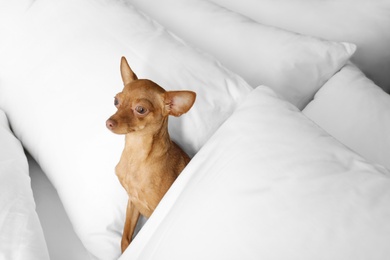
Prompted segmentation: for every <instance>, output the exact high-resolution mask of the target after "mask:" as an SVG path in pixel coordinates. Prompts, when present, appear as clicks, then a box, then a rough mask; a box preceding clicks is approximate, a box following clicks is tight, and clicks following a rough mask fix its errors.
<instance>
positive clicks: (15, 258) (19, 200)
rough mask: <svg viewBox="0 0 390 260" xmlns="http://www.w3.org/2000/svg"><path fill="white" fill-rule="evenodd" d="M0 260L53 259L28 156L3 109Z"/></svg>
mask: <svg viewBox="0 0 390 260" xmlns="http://www.w3.org/2000/svg"><path fill="white" fill-rule="evenodd" d="M0 259H1V260H45V259H49V254H48V251H47V247H46V242H45V239H44V236H43V231H42V228H41V225H40V222H39V219H38V215H37V213H36V211H35V203H34V198H33V194H32V190H31V186H30V177H29V175H28V164H27V158H26V156H25V154H24V152H23V148H22V146H21V144H20V142H19V141H18V140H17V139H16V138H15V137H14V136H13V134H12V132H11V131H10V129H9V128H8V121H7V118H6V116H5V114H4V112H3V111H1V110H0Z"/></svg>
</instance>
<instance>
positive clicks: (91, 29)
mask: <svg viewBox="0 0 390 260" xmlns="http://www.w3.org/2000/svg"><path fill="white" fill-rule="evenodd" d="M0 46H1V47H0V56H1V57H2V58H1V59H0V81H1V84H0V106H1V107H3V108H4V109H5V110H6V112H7V114H8V115H9V117H10V122H11V124H12V127H13V129H14V131H15V134H16V135H17V136H18V138H20V139H21V141H22V142H23V144H24V145H25V147H26V148H27V149H28V151H29V152H30V153H31V154H32V155H33V157H34V158H35V159H36V160H37V161H38V163H39V164H40V165H41V167H42V169H43V171H44V172H45V173H46V174H47V175H48V177H49V179H50V180H51V181H52V183H53V185H54V187H55V188H56V189H57V191H58V193H59V196H60V198H61V200H62V202H63V204H64V207H65V209H66V211H67V213H68V215H69V218H70V220H71V222H72V224H73V226H74V228H75V231H76V233H77V234H78V235H79V236H80V238H81V241H82V242H83V243H84V245H85V247H86V248H87V249H88V250H89V251H90V252H91V254H92V255H94V256H95V257H96V258H99V259H105V260H108V259H117V258H118V257H119V254H120V239H121V233H122V229H123V225H124V215H125V209H126V203H127V195H126V192H125V190H124V189H123V187H122V186H121V185H120V184H119V182H118V179H117V177H116V176H115V173H114V167H115V165H116V164H117V163H118V161H119V158H120V154H121V152H122V149H123V146H124V138H123V136H118V135H115V134H113V133H111V132H110V131H109V130H107V129H106V127H105V121H106V120H107V119H108V118H109V117H110V116H111V115H112V114H113V113H114V112H115V110H116V108H115V107H114V96H115V94H116V93H117V92H119V91H121V90H122V88H123V83H122V80H121V77H120V71H119V64H120V58H121V56H122V55H124V56H126V57H127V60H128V61H129V63H130V66H131V67H132V69H133V70H134V71H135V72H136V74H137V75H138V76H139V77H140V78H149V79H151V80H153V81H155V82H157V83H158V84H160V85H161V86H162V87H164V88H166V89H171V90H172V89H177V90H180V89H189V90H193V91H195V92H196V93H197V100H196V102H195V104H194V107H192V108H191V110H190V111H189V112H188V113H187V114H186V115H183V116H182V117H180V118H171V119H170V123H169V126H170V133H171V136H172V138H173V139H175V140H176V141H178V143H179V144H180V145H181V146H182V147H183V148H184V149H185V150H186V151H187V152H188V153H189V154H190V155H193V154H195V153H196V152H197V150H199V149H200V147H202V145H203V144H204V143H205V142H206V141H207V139H208V138H209V137H210V136H211V135H212V134H213V133H214V131H215V130H216V129H217V128H218V127H219V126H220V125H221V124H222V123H223V122H224V121H225V119H226V118H227V117H228V116H229V115H230V114H231V113H232V112H233V111H234V109H235V106H236V104H237V103H239V102H240V101H241V100H242V98H243V97H244V96H246V95H247V93H249V92H250V91H251V90H252V88H251V87H250V86H249V85H248V84H247V83H246V82H245V81H244V80H243V79H241V78H240V77H239V76H236V75H235V74H233V73H230V72H229V71H228V70H226V69H225V68H224V67H222V66H220V64H219V63H218V62H217V61H216V60H214V59H213V58H210V57H208V56H205V55H201V54H200V53H199V52H197V51H195V50H194V49H192V48H190V47H188V46H187V45H185V44H184V43H183V42H181V41H180V40H178V39H175V38H174V37H173V36H171V35H170V34H169V33H167V32H166V31H165V30H164V29H163V28H162V27H161V26H160V25H158V24H156V23H154V22H152V21H151V20H149V19H147V18H145V17H144V16H143V15H141V14H139V13H138V12H137V11H136V10H135V9H134V8H133V7H131V6H130V5H128V4H125V3H124V2H123V1H106V0H102V1H99V0H83V1H80V0H40V1H36V2H34V4H33V5H32V6H31V8H30V9H29V10H28V12H27V13H26V15H25V17H24V18H23V19H22V20H21V21H20V25H19V27H15V30H14V38H9V37H5V38H4V39H2V40H1V41H0ZM3 46H12V48H8V49H4V48H2V47H3Z"/></svg>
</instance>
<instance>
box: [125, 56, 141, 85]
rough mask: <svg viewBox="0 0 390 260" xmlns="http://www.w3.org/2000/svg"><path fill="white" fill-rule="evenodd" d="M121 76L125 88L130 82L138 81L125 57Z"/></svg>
mask: <svg viewBox="0 0 390 260" xmlns="http://www.w3.org/2000/svg"><path fill="white" fill-rule="evenodd" d="M121 76H122V80H123V85H125V86H126V85H127V84H129V83H130V82H132V81H134V80H137V79H138V77H137V75H135V73H134V72H133V71H132V70H131V68H130V66H129V63H128V62H127V60H126V58H125V57H122V59H121Z"/></svg>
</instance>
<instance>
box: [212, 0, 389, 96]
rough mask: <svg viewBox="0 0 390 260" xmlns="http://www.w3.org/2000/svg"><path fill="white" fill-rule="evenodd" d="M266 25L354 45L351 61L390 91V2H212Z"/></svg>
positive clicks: (367, 0) (297, 0)
mask: <svg viewBox="0 0 390 260" xmlns="http://www.w3.org/2000/svg"><path fill="white" fill-rule="evenodd" d="M212 1H213V2H215V3H218V4H219V5H221V6H224V7H226V8H229V9H230V10H234V11H236V12H239V13H241V14H243V15H246V16H248V17H249V18H251V19H253V20H255V21H257V22H260V23H264V24H268V25H271V26H276V27H279V28H283V29H286V30H291V31H293V32H298V33H303V34H307V35H313V36H317V37H322V38H324V39H328V40H333V41H347V42H353V43H355V44H356V45H357V52H356V53H355V55H354V56H353V58H352V60H353V62H354V63H356V64H357V65H358V67H359V68H360V69H362V70H363V71H364V73H365V74H366V75H367V76H368V77H369V78H371V79H373V80H374V81H375V83H376V84H378V85H379V86H380V87H382V88H383V89H385V90H386V91H387V92H390V73H389V71H390V48H389V46H390V1H388V0H385V1H371V0H357V1H356V0H338V1H333V0H314V1H313V0H312V1H307V0H278V1H274V0H240V1H236V0H212Z"/></svg>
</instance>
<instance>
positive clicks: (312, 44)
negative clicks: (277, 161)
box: [129, 0, 355, 109]
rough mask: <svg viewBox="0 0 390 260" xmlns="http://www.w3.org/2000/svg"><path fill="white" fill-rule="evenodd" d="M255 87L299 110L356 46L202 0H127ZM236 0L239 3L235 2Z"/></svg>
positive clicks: (341, 64) (343, 62) (342, 63)
mask: <svg viewBox="0 0 390 260" xmlns="http://www.w3.org/2000/svg"><path fill="white" fill-rule="evenodd" d="M129 2H131V3H133V4H134V5H135V6H136V7H137V8H139V9H140V10H142V11H144V12H145V13H147V14H148V15H150V16H151V17H153V19H156V20H157V21H158V22H160V23H161V24H163V25H164V26H165V27H167V28H168V29H169V30H171V31H173V32H174V33H175V34H177V35H178V36H179V37H181V38H183V39H184V40H186V41H187V42H190V43H191V44H193V45H195V46H197V47H199V48H201V49H202V50H205V51H207V52H208V53H210V54H212V55H214V56H215V57H217V58H218V59H219V60H220V61H221V62H222V63H223V64H224V65H225V66H227V67H228V68H229V69H231V70H232V71H234V72H237V73H238V74H239V75H242V76H243V78H244V79H245V80H247V82H248V83H250V84H251V85H252V86H253V87H256V86H258V85H261V84H264V85H268V86H270V87H271V88H273V89H274V90H276V91H277V92H278V93H279V94H280V95H282V96H283V97H284V98H286V99H287V100H288V101H290V102H291V103H293V104H294V105H296V106H297V107H298V108H300V109H303V108H304V107H305V106H306V105H307V103H308V102H309V101H310V100H311V99H312V98H313V96H314V94H315V92H317V90H318V89H319V88H320V87H321V86H322V85H323V84H324V83H325V82H326V81H327V80H328V79H329V78H330V77H331V76H332V75H333V74H334V73H335V72H336V71H338V70H339V69H340V68H341V67H342V66H343V65H344V64H345V62H346V61H347V60H348V59H349V58H350V56H351V55H352V54H353V53H354V51H355V46H354V45H351V44H347V43H336V42H330V41H324V40H320V39H318V38H313V37H308V36H304V35H299V34H295V33H291V32H288V31H285V30H281V29H277V28H274V27H269V26H266V25H262V24H259V23H257V22H254V21H253V20H250V19H248V18H247V17H244V16H242V15H240V14H237V13H234V12H231V11H229V10H227V9H225V8H222V7H220V6H218V5H216V4H214V3H212V2H209V1H203V0H160V1H153V0H129ZM238 2H239V1H238Z"/></svg>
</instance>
